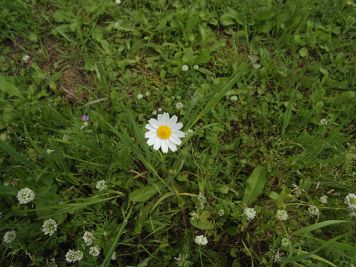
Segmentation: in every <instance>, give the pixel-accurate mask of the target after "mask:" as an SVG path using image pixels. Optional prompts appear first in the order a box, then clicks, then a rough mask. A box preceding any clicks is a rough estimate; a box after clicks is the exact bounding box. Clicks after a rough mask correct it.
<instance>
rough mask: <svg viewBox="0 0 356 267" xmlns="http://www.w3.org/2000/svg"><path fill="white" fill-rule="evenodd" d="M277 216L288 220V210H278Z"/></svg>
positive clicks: (281, 219)
mask: <svg viewBox="0 0 356 267" xmlns="http://www.w3.org/2000/svg"><path fill="white" fill-rule="evenodd" d="M276 217H277V219H278V220H280V221H286V220H288V212H287V211H286V210H277V214H276Z"/></svg>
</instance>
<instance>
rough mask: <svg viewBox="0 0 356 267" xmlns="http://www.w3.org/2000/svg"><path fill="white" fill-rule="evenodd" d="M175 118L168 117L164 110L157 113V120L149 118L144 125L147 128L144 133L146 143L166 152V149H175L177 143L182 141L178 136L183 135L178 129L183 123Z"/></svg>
mask: <svg viewBox="0 0 356 267" xmlns="http://www.w3.org/2000/svg"><path fill="white" fill-rule="evenodd" d="M177 120H178V118H177V116H175V115H174V116H172V117H171V118H170V116H169V114H168V113H166V112H165V113H163V114H158V116H157V120H156V119H150V120H149V121H148V124H146V126H145V127H146V129H147V130H148V131H147V132H146V134H145V137H146V138H147V139H148V140H147V144H148V145H149V146H153V149H154V150H158V149H159V148H161V150H162V152H163V153H167V152H168V149H170V150H172V151H173V152H174V151H176V150H177V145H180V144H181V143H182V141H181V140H180V138H182V137H184V136H185V133H184V132H182V131H180V129H182V127H183V124H182V123H180V122H177Z"/></svg>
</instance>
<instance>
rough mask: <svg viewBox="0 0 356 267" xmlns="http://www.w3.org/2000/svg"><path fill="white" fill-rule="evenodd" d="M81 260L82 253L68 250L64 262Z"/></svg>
mask: <svg viewBox="0 0 356 267" xmlns="http://www.w3.org/2000/svg"><path fill="white" fill-rule="evenodd" d="M82 258H83V252H81V251H80V250H72V249H70V250H68V252H67V253H66V261H67V262H69V263H73V262H77V261H80V260H81V259H82Z"/></svg>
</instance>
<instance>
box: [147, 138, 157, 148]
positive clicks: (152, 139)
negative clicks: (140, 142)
mask: <svg viewBox="0 0 356 267" xmlns="http://www.w3.org/2000/svg"><path fill="white" fill-rule="evenodd" d="M155 142H156V138H150V139H148V140H147V144H148V145H149V146H153V145H154V143H155Z"/></svg>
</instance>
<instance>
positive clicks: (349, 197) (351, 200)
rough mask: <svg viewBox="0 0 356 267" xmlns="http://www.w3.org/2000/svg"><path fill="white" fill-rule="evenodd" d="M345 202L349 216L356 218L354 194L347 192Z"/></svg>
mask: <svg viewBox="0 0 356 267" xmlns="http://www.w3.org/2000/svg"><path fill="white" fill-rule="evenodd" d="M345 204H346V205H347V206H348V209H349V211H350V213H349V215H350V217H351V218H353V219H356V194H352V193H350V194H347V196H346V197H345Z"/></svg>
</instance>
